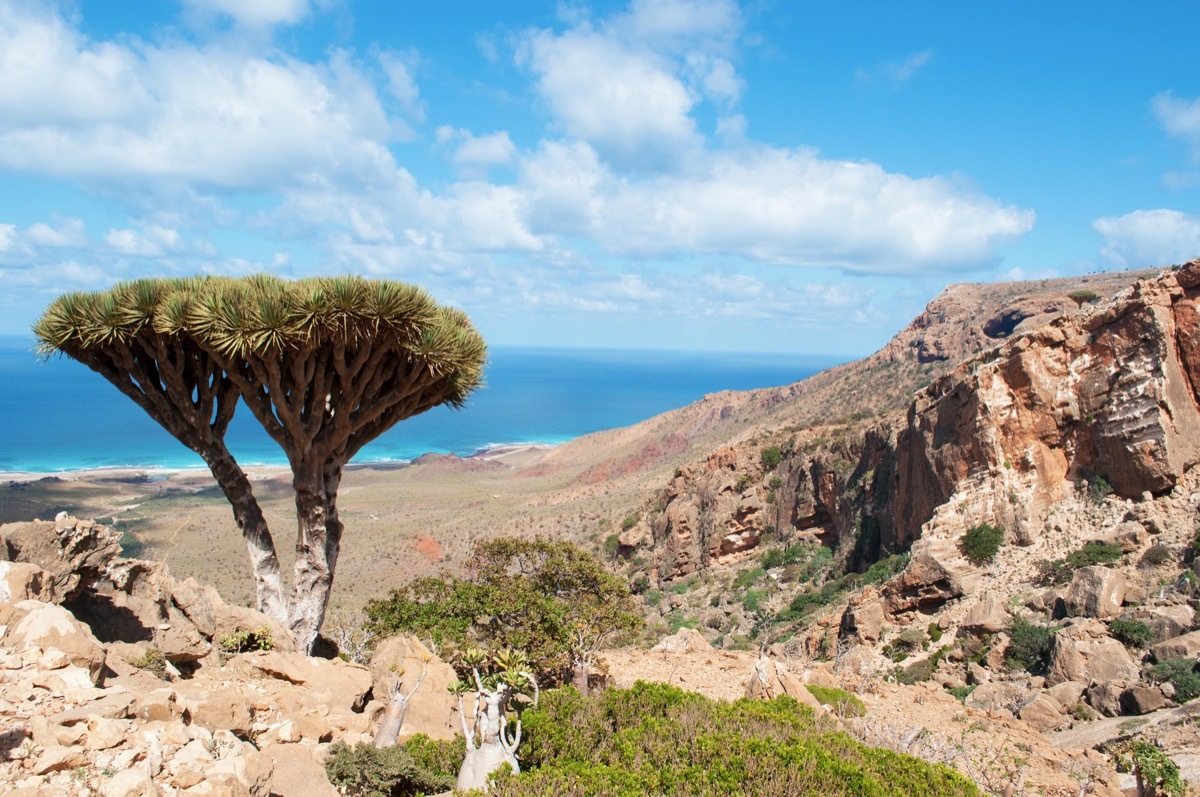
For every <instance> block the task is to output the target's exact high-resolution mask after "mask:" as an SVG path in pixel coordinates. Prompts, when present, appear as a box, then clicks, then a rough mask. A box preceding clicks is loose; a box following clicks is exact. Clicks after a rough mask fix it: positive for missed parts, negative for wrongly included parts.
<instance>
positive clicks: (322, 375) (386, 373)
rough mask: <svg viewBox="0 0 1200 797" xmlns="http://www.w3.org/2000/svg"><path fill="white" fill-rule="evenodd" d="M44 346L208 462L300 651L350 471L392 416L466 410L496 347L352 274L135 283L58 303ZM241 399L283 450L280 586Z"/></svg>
mask: <svg viewBox="0 0 1200 797" xmlns="http://www.w3.org/2000/svg"><path fill="white" fill-rule="evenodd" d="M34 333H35V334H36V335H37V337H38V340H39V348H40V350H41V352H42V353H43V354H47V355H49V354H52V353H55V352H59V353H62V354H65V355H67V356H69V357H72V358H73V359H76V360H79V361H80V362H82V363H84V364H85V365H87V366H88V367H90V368H92V369H93V370H95V371H96V372H98V373H100V374H101V375H102V376H104V377H105V378H106V379H108V380H109V381H110V382H112V383H113V384H114V385H115V386H116V387H117V388H118V389H119V390H121V392H122V393H124V394H125V395H127V396H129V397H130V398H131V399H132V400H133V401H135V402H136V403H137V404H138V406H140V407H142V409H144V410H145V411H146V412H147V413H148V414H149V415H150V416H151V417H152V418H154V420H155V421H157V422H158V423H159V424H160V425H162V426H163V427H164V428H165V429H166V430H167V431H168V432H170V433H171V434H172V435H173V436H174V437H176V438H177V439H178V440H179V441H180V442H182V443H183V444H184V445H186V446H188V447H189V448H191V449H192V450H194V451H196V452H197V453H198V454H200V456H201V457H202V458H203V459H204V461H205V462H206V463H207V464H208V466H209V468H210V470H211V471H212V473H213V476H214V477H215V478H216V480H217V483H218V485H220V486H221V489H222V490H223V491H224V492H225V495H226V497H227V498H228V499H229V501H230V503H231V504H232V505H233V509H234V516H235V519H236V520H237V523H238V525H239V526H240V527H241V528H242V533H243V536H244V537H245V539H246V543H247V547H248V550H249V551H250V557H251V562H252V565H253V567H254V571H255V576H256V579H257V585H258V598H259V608H260V609H262V610H263V611H267V612H269V613H272V614H274V615H276V616H277V617H279V618H280V619H281V620H286V621H287V622H288V623H289V624H290V625H291V627H292V630H293V632H294V633H295V634H296V635H297V641H298V642H299V644H300V645H301V646H302V647H303V648H304V649H306V650H310V651H311V649H312V646H313V645H314V644H315V640H316V635H317V632H318V630H319V628H320V625H321V622H322V621H323V618H324V613H325V607H326V605H327V603H328V597H329V590H330V587H331V585H332V581H333V575H334V570H335V568H336V564H337V557H338V552H339V549H340V541H341V535H342V524H341V522H340V520H339V519H338V515H337V492H338V488H339V486H340V483H341V475H342V467H343V466H344V465H345V464H346V463H347V462H348V461H349V460H350V458H351V457H353V456H354V455H355V454H357V453H358V452H359V451H360V450H361V449H362V447H363V446H364V445H366V444H367V443H369V442H370V441H371V440H373V439H375V438H376V437H378V436H379V435H380V434H382V433H383V432H385V431H386V430H387V429H389V428H390V427H391V426H393V425H394V424H396V423H397V422H399V421H401V420H403V419H405V418H408V417H411V416H413V415H416V414H418V413H421V412H424V411H426V410H428V409H431V408H433V407H436V406H439V405H441V404H448V405H450V406H455V407H458V406H461V405H462V404H463V402H464V401H465V400H466V398H467V396H468V395H469V394H470V393H471V391H472V390H474V389H475V388H476V387H477V386H478V385H479V384H480V382H481V381H482V376H483V365H484V361H485V359H486V354H487V349H486V346H485V344H484V342H483V339H482V338H481V337H480V336H479V334H478V333H477V332H476V331H475V329H474V328H473V327H472V326H471V323H470V321H469V320H468V319H467V317H466V316H465V315H464V314H463V313H462V312H461V311H459V310H456V309H454V308H448V307H443V306H440V305H438V304H437V303H436V302H435V301H434V300H433V299H432V298H431V297H430V296H429V295H428V294H427V293H426V292H425V291H423V290H421V289H420V288H417V287H414V286H412V285H406V284H403V283H398V282H393V281H390V280H368V279H364V278H361V277H357V276H338V277H313V278H308V279H301V280H294V281H292V280H284V279H281V278H279V277H276V276H273V275H266V274H259V275H254V276H249V277H243V278H234V277H191V278H186V279H141V280H136V281H133V282H126V283H121V284H118V285H116V286H115V287H113V288H111V289H109V290H107V291H100V292H96V293H69V294H65V295H63V296H61V297H59V298H58V299H57V300H55V301H54V302H53V303H52V304H51V305H50V307H49V308H47V310H46V311H45V313H44V314H43V315H42V317H41V318H39V319H38V321H37V322H36V324H35V325H34ZM238 399H241V401H242V402H244V403H245V405H246V406H247V407H248V408H249V410H250V412H251V413H252V414H253V415H254V417H255V418H256V419H257V420H258V422H259V423H260V424H261V425H262V426H263V428H264V429H265V430H266V431H267V433H268V434H269V435H270V436H271V437H272V438H273V439H274V440H275V441H276V442H277V443H278V444H279V445H280V447H281V448H282V449H283V451H284V454H285V455H286V456H287V459H288V462H289V464H290V466H291V470H292V474H293V487H294V488H295V491H296V511H297V520H298V530H297V540H296V553H297V556H296V565H295V573H294V578H293V588H292V591H291V595H290V597H286V598H285V596H284V593H283V590H282V586H281V584H280V579H279V564H278V558H277V556H276V555H275V549H274V543H273V541H272V539H271V536H270V533H269V531H268V529H267V526H266V523H265V521H264V520H263V519H262V512H261V510H260V508H259V507H258V504H257V501H256V500H255V499H254V496H253V491H252V490H251V488H250V484H249V481H248V480H247V479H246V477H245V473H244V472H243V471H242V469H241V467H240V466H239V465H238V464H237V463H236V461H235V460H234V458H233V456H232V455H231V454H230V453H229V451H228V448H227V447H226V446H225V441H224V438H225V433H226V430H227V428H228V425H229V421H230V419H231V418H232V417H233V414H234V412H235V410H236V407H237V404H238Z"/></svg>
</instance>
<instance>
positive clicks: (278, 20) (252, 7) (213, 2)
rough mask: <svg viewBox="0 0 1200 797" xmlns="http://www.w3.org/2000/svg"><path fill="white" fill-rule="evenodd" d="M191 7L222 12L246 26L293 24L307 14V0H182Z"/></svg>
mask: <svg viewBox="0 0 1200 797" xmlns="http://www.w3.org/2000/svg"><path fill="white" fill-rule="evenodd" d="M184 3H185V4H186V5H187V6H188V7H189V8H191V9H194V10H196V11H200V12H206V13H216V14H223V15H225V16H228V17H230V18H231V19H233V20H234V22H236V23H237V24H239V25H243V26H245V27H248V28H261V27H270V26H273V25H295V24H296V23H297V22H299V21H300V20H302V19H304V18H305V17H306V16H308V12H309V4H308V0H184Z"/></svg>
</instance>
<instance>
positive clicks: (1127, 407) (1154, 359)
mask: <svg viewBox="0 0 1200 797" xmlns="http://www.w3.org/2000/svg"><path fill="white" fill-rule="evenodd" d="M1198 285H1200V261H1197V262H1194V263H1191V264H1188V265H1187V266H1184V267H1183V268H1181V269H1179V270H1177V271H1174V272H1170V273H1167V274H1165V275H1163V276H1162V277H1159V278H1156V279H1153V280H1139V281H1138V282H1137V283H1136V284H1135V285H1133V286H1132V287H1131V288H1129V290H1128V291H1126V292H1124V293H1123V294H1121V295H1119V296H1118V297H1116V298H1115V299H1113V300H1112V301H1111V302H1109V303H1107V304H1105V305H1103V306H1101V307H1099V308H1094V309H1089V310H1085V311H1083V312H1080V313H1075V314H1072V315H1068V316H1063V317H1060V318H1058V319H1056V320H1054V321H1053V322H1051V323H1050V324H1047V325H1045V326H1042V327H1039V328H1037V329H1035V330H1033V331H1031V332H1029V333H1026V334H1024V335H1020V336H1019V337H1017V338H1014V339H1012V340H1010V341H1009V342H1007V343H1005V344H1004V345H1003V346H1001V347H999V348H998V349H995V350H993V351H990V352H987V353H985V354H984V355H981V356H979V357H976V358H973V359H971V360H968V361H967V362H965V363H964V364H962V365H961V366H959V367H958V368H957V369H955V370H954V371H953V372H952V373H950V374H948V375H946V376H944V377H942V378H941V379H939V380H937V381H936V382H934V383H933V384H932V385H930V386H929V387H928V388H926V389H925V390H923V391H922V392H921V393H919V394H918V395H917V396H916V398H915V400H914V401H913V404H912V405H911V406H910V407H909V411H908V417H907V422H906V425H905V426H904V428H903V429H902V430H901V431H900V432H899V434H898V435H897V436H896V440H895V461H896V472H895V477H894V483H893V488H894V489H893V490H892V496H893V498H892V511H891V519H892V538H891V540H890V541H889V542H890V543H891V545H890V546H889V547H897V546H898V547H907V546H908V545H909V544H911V542H912V541H913V540H915V539H916V538H917V536H918V535H919V534H920V531H921V526H922V525H923V524H924V523H926V522H927V521H928V520H929V519H930V518H931V517H932V516H933V512H934V510H935V509H936V507H938V506H940V505H941V504H943V503H945V502H946V500H947V499H948V498H949V497H950V496H951V495H952V494H953V493H954V492H955V491H956V490H957V489H959V487H960V485H963V484H964V483H965V482H967V480H968V479H971V478H972V477H975V478H976V479H978V480H979V481H981V482H986V483H988V484H990V485H991V487H992V490H993V492H994V493H995V495H994V496H993V497H994V503H995V505H996V507H995V508H994V509H993V513H994V514H995V515H997V518H996V519H1000V520H1006V521H1008V522H1009V525H1010V526H1015V527H1017V530H1018V533H1020V531H1021V529H1022V528H1023V527H1024V526H1026V525H1028V523H1029V522H1031V519H1032V518H1034V517H1036V516H1038V515H1039V514H1040V512H1041V510H1042V509H1044V507H1046V506H1047V505H1048V504H1049V503H1050V502H1053V501H1055V500H1057V499H1058V498H1060V497H1061V496H1062V495H1063V491H1064V490H1066V489H1069V488H1070V487H1072V486H1073V484H1072V482H1078V481H1080V480H1097V484H1099V483H1100V482H1099V481H1098V480H1103V482H1104V483H1107V484H1108V485H1109V486H1111V488H1112V490H1113V491H1114V492H1116V493H1117V494H1118V495H1121V496H1124V497H1129V498H1132V497H1137V496H1140V495H1141V494H1142V493H1144V492H1149V493H1152V494H1160V493H1163V492H1165V491H1167V490H1169V489H1171V488H1172V487H1173V486H1174V485H1175V484H1176V483H1177V482H1178V481H1179V479H1180V478H1181V477H1182V475H1183V473H1184V471H1185V470H1186V469H1187V468H1188V467H1190V466H1192V465H1194V464H1196V463H1197V462H1198V461H1200V411H1198V405H1197V402H1198V394H1197V391H1196V387H1197V385H1200V381H1197V377H1198V376H1200V356H1198V355H1200V349H1198V346H1197V343H1198V335H1200V329H1198V327H1197V319H1198V316H1200V312H1198V309H1197V301H1198V298H1197V297H1198V296H1200V290H1198V288H1197V286H1198ZM980 477H986V478H980ZM1005 503H1008V504H1014V505H1019V507H1017V508H1013V509H1007V508H1001V507H1002V505H1003V504H1005Z"/></svg>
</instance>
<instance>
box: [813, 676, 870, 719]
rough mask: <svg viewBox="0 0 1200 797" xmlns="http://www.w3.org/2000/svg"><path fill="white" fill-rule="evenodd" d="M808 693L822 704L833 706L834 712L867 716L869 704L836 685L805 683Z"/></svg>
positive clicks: (847, 715) (839, 714) (842, 715)
mask: <svg viewBox="0 0 1200 797" xmlns="http://www.w3.org/2000/svg"><path fill="white" fill-rule="evenodd" d="M805 688H806V689H807V690H808V693H809V694H810V695H812V696H813V697H815V698H816V699H817V702H818V703H820V704H821V705H822V706H833V709H834V713H835V714H837V715H838V716H841V717H865V716H867V706H866V704H864V703H863V702H862V701H861V700H859V699H858V697H856V696H855V695H852V694H850V693H849V692H847V691H846V690H845V689H838V688H837V687H836V686H817V685H816V684H805Z"/></svg>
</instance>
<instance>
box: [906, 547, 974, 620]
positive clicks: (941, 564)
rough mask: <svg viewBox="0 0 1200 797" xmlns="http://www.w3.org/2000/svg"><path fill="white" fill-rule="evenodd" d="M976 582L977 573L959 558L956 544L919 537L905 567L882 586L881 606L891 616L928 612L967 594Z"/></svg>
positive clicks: (964, 559)
mask: <svg viewBox="0 0 1200 797" xmlns="http://www.w3.org/2000/svg"><path fill="white" fill-rule="evenodd" d="M978 581H979V569H978V568H976V567H975V566H974V565H972V564H971V563H970V562H969V561H967V559H966V557H964V556H963V555H962V552H961V551H960V550H959V547H958V543H957V542H956V541H954V540H950V539H932V538H929V537H922V538H921V539H919V540H917V541H916V542H914V543H913V546H912V556H911V558H910V559H909V562H908V566H907V567H905V568H904V570H903V571H901V572H900V574H899V575H897V576H896V577H895V578H893V579H892V580H890V581H888V582H887V584H885V585H884V588H883V600H884V606H885V608H886V610H887V612H888V614H892V615H895V614H902V613H905V612H911V611H916V610H922V611H926V612H928V611H932V610H934V609H936V608H937V607H939V606H941V605H942V604H944V603H945V602H946V601H949V600H952V599H954V598H961V597H962V596H963V595H969V594H971V593H972V592H974V591H975V586H976V584H977V583H978Z"/></svg>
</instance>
